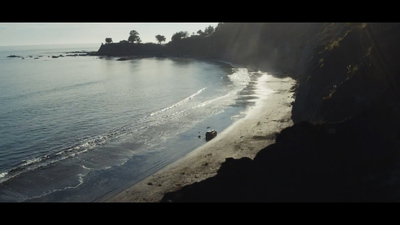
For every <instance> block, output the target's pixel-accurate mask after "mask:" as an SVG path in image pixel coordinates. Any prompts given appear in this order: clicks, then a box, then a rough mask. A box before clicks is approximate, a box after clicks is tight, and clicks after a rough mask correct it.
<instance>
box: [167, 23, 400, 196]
mask: <svg viewBox="0 0 400 225" xmlns="http://www.w3.org/2000/svg"><path fill="white" fill-rule="evenodd" d="M307 29H308V30H309V31H310V30H313V33H308V34H307V35H305V34H302V35H300V34H298V33H297V34H296V33H291V34H292V35H294V36H293V37H297V38H298V39H297V40H301V41H300V43H298V44H297V46H295V42H291V41H288V40H290V37H287V36H285V35H283V36H282V37H281V41H282V42H277V45H276V46H280V47H277V48H278V50H277V51H276V55H275V58H274V60H272V62H273V63H271V64H270V63H266V64H265V65H264V68H267V69H278V70H279V69H282V70H286V71H289V75H292V76H294V77H295V78H297V79H298V87H297V92H296V99H295V102H294V105H293V109H292V112H293V113H292V118H293V121H294V123H295V125H294V126H292V127H289V128H286V129H284V130H282V132H281V133H280V134H279V135H278V136H277V138H276V143H275V144H273V145H270V146H268V147H266V148H264V149H262V150H261V151H260V152H259V153H258V154H257V156H256V157H255V158H254V160H250V159H248V158H242V159H238V160H234V159H227V160H226V162H225V163H223V164H222V165H221V168H220V170H219V171H218V174H217V175H216V176H215V177H212V178H209V179H207V180H204V181H202V182H199V183H194V184H192V185H189V186H186V187H183V188H182V189H181V190H179V191H176V192H171V193H167V194H166V195H165V196H164V198H163V200H162V201H208V202H209V201H263V202H268V201H356V202H359V201H399V200H400V192H399V190H400V189H399V187H400V178H399V177H398V175H397V174H398V173H399V172H400V168H399V162H400V159H399V149H400V137H399V134H400V129H399V127H400V126H399V125H400V119H399V118H398V115H400V114H399V113H400V104H399V103H400V101H399V100H400V92H399V89H398V86H399V81H400V80H399V79H400V75H399V72H400V70H399V69H400V68H399V64H398V63H397V60H398V59H399V57H400V45H399V44H398V43H397V42H398V41H397V40H399V37H400V27H399V24H392V23H390V24H318V25H315V26H309V27H308V28H307ZM296 35H297V36H296ZM264 41H267V40H264ZM285 49H287V50H285ZM269 56H271V55H269ZM286 57H289V58H286ZM264 58H265V56H263V57H259V58H256V57H255V58H253V57H249V56H248V57H247V58H242V59H241V60H243V61H247V62H251V63H253V64H254V65H258V66H262V62H263V61H264ZM270 58H271V57H270ZM274 63H275V64H274ZM273 64H274V65H273ZM285 66H286V67H285ZM293 71H294V72H293Z"/></svg>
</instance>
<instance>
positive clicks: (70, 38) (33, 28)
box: [0, 22, 218, 46]
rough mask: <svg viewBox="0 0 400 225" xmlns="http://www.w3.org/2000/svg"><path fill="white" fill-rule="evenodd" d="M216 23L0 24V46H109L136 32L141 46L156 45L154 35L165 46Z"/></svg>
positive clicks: (214, 25) (215, 25) (216, 23)
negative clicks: (161, 37)
mask: <svg viewBox="0 0 400 225" xmlns="http://www.w3.org/2000/svg"><path fill="white" fill-rule="evenodd" d="M217 25H218V22H215V23H211V22H206V23H201V22H195V23H194V22H191V23H183V22H181V23H125V22H124V23H18V22H12V23H1V22H0V46H15V45H47V44H49V45H52V44H89V43H93V44H96V43H98V44H101V43H105V39H106V38H112V40H113V42H119V41H121V40H127V39H128V37H129V32H130V31H131V30H136V31H137V32H138V33H139V37H140V39H141V40H142V43H149V42H152V43H158V42H157V39H156V38H155V36H156V35H159V34H160V35H164V36H165V38H166V41H165V42H164V43H168V42H169V41H171V37H172V35H173V34H175V33H176V32H179V31H187V32H188V33H189V35H191V34H192V33H195V34H196V33H197V31H198V30H203V31H204V29H205V28H206V27H208V26H213V27H214V28H216V27H217Z"/></svg>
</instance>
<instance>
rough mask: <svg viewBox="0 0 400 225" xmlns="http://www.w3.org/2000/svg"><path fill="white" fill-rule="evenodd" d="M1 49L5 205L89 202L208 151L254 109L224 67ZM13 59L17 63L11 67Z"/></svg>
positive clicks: (246, 82) (240, 74) (236, 74)
mask: <svg viewBox="0 0 400 225" xmlns="http://www.w3.org/2000/svg"><path fill="white" fill-rule="evenodd" d="M99 47H100V45H98V44H82V45H47V46H0V106H1V107H0V202H93V201H96V200H98V199H100V198H102V197H103V196H105V195H107V194H110V193H114V192H118V191H121V190H123V189H124V188H126V187H129V186H131V185H133V184H135V183H137V182H139V181H141V180H142V179H144V178H146V177H147V176H149V175H151V174H153V173H155V172H157V171H158V170H160V169H162V168H163V167H165V166H166V165H168V164H170V163H172V162H174V161H176V160H177V159H179V158H181V157H183V156H185V155H186V154H188V153H189V152H191V151H193V150H194V149H196V148H197V147H199V146H201V145H203V144H205V143H206V140H205V132H206V131H209V130H212V129H215V130H217V131H218V132H222V131H223V130H224V129H225V128H227V127H228V126H229V125H231V124H232V123H234V122H235V121H236V120H237V119H240V118H242V117H243V116H244V113H245V112H246V110H247V109H248V108H249V107H250V106H252V105H253V104H254V102H255V98H256V97H254V96H253V95H252V93H253V91H252V90H253V88H254V87H253V86H254V83H255V81H256V80H257V78H258V77H259V76H260V73H259V72H250V71H248V70H247V69H246V68H244V67H240V66H232V65H230V64H228V63H224V62H217V61H207V60H196V59H185V58H158V57H149V58H142V59H135V60H126V61H118V60H117V59H118V57H100V56H74V54H77V53H78V54H79V53H80V52H87V51H97V50H98V48H99ZM9 56H14V57H9Z"/></svg>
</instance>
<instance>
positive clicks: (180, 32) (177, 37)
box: [171, 31, 189, 42]
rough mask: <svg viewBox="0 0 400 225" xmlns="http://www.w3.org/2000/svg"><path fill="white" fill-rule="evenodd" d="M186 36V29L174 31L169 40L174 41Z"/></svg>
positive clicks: (187, 34)
mask: <svg viewBox="0 0 400 225" xmlns="http://www.w3.org/2000/svg"><path fill="white" fill-rule="evenodd" d="M188 36H189V33H188V32H187V31H179V32H177V33H175V34H174V35H172V37H171V41H173V42H175V41H178V40H181V39H182V38H186V37H188Z"/></svg>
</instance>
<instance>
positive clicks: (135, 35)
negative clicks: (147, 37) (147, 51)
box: [105, 25, 215, 44]
mask: <svg viewBox="0 0 400 225" xmlns="http://www.w3.org/2000/svg"><path fill="white" fill-rule="evenodd" d="M214 30H215V29H214V27H213V26H211V25H210V26H208V27H206V28H205V29H204V31H202V30H198V31H197V35H196V34H194V33H193V34H192V35H191V37H194V36H199V37H205V36H208V35H210V34H212V33H213V32H214ZM188 37H189V33H188V32H187V31H179V32H176V33H175V34H173V35H172V37H171V41H172V42H174V41H179V40H181V39H183V38H188ZM155 38H156V40H157V42H158V44H161V43H162V42H165V41H166V37H165V36H164V35H161V34H157V35H156V36H155ZM105 41H106V44H111V43H113V40H112V38H110V37H107V38H106V39H105ZM120 43H136V44H140V43H142V40H141V39H140V36H139V32H137V31H136V30H131V31H130V32H129V37H128V39H127V40H121V41H120Z"/></svg>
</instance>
